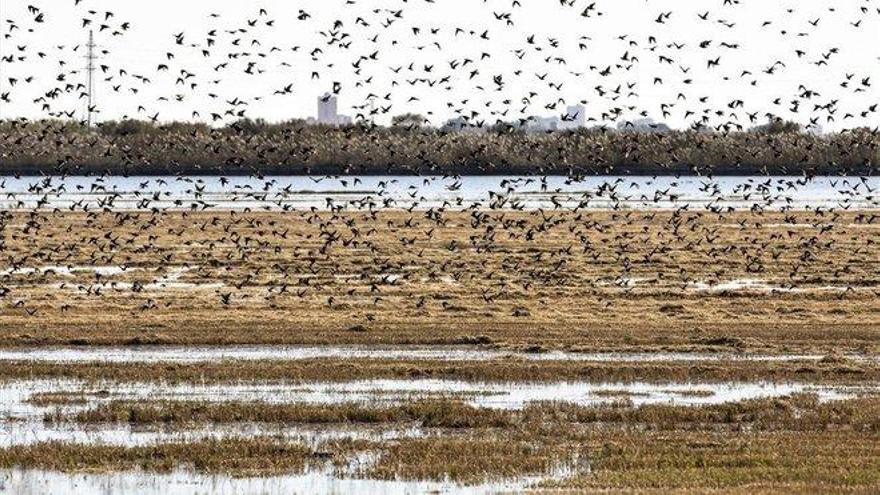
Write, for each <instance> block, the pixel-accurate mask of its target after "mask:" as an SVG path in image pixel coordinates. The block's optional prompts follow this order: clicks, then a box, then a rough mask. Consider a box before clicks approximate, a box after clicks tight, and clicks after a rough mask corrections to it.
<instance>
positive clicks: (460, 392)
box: [0, 379, 880, 419]
mask: <svg viewBox="0 0 880 495" xmlns="http://www.w3.org/2000/svg"><path fill="white" fill-rule="evenodd" d="M877 390H880V386H858V387H848V386H827V385H812V384H807V383H768V382H727V383H659V384H658V383H613V382H608V383H590V382H550V383H516V382H514V383H476V382H465V381H458V380H440V379H415V380H397V379H388V380H384V379H383V380H379V379H376V380H361V381H352V382H343V383H317V384H279V383H255V384H222V385H221V384H210V385H209V384H165V383H155V382H151V383H120V384H117V383H102V384H98V385H94V384H92V385H89V384H86V383H84V382H78V381H73V380H27V381H17V382H7V383H3V384H0V417H2V418H21V419H30V418H38V417H41V415H42V413H43V412H44V411H45V408H43V407H38V406H34V405H32V404H30V403H28V402H27V401H28V399H30V398H31V396H33V395H34V394H37V393H56V392H61V393H83V394H85V400H86V404H84V405H78V406H74V407H72V409H81V408H86V407H89V406H91V405H94V404H98V403H100V402H103V401H108V400H132V401H155V400H185V401H211V402H230V401H243V402H248V401H259V402H266V403H276V404H279V403H280V404H284V403H311V404H340V403H352V402H354V403H367V404H376V403H379V402H384V403H397V402H401V401H406V400H412V399H419V398H457V399H460V400H462V401H463V402H465V403H468V404H471V405H474V406H476V407H487V408H498V409H521V408H522V407H524V406H525V405H527V404H529V403H533V402H566V403H571V404H577V405H584V406H589V405H596V404H603V403H606V402H608V401H609V398H608V392H609V391H614V392H615V393H619V392H626V393H627V394H630V395H631V396H632V402H633V404H634V405H635V406H641V405H645V404H678V405H707V404H720V403H724V402H734V401H741V400H747V399H759V398H766V397H780V396H785V395H791V394H796V393H804V392H809V393H815V394H817V395H818V396H819V398H820V399H821V400H837V399H843V398H847V397H850V396H853V395H855V394H858V393H862V392H866V391H869V392H870V391H873V392H876V391H877Z"/></svg>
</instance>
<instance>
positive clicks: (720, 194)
mask: <svg viewBox="0 0 880 495" xmlns="http://www.w3.org/2000/svg"><path fill="white" fill-rule="evenodd" d="M0 181H5V183H4V184H3V191H4V193H10V194H11V196H6V194H4V195H3V197H2V198H0V209H16V208H22V209H32V208H34V207H36V206H37V204H38V203H39V202H41V201H42V202H44V204H43V206H42V207H43V208H56V207H58V208H71V207H73V208H76V209H82V208H85V207H88V208H89V209H100V208H104V207H107V208H111V209H119V210H126V209H143V208H151V207H156V208H171V209H190V208H197V209H245V208H251V209H264V208H265V209H272V210H278V209H281V208H283V207H287V208H295V209H306V208H312V207H315V208H328V207H329V206H343V207H347V208H356V209H363V208H380V207H382V205H383V204H385V202H386V200H390V203H389V206H392V207H398V208H405V207H410V206H413V204H415V203H418V204H417V206H418V207H421V208H432V207H441V206H444V204H446V205H448V206H449V207H451V208H467V207H470V206H474V205H476V206H478V207H483V208H490V207H501V208H511V207H522V208H526V209H534V208H553V207H555V206H557V205H558V206H564V207H568V208H573V207H576V206H580V207H581V208H613V207H619V208H650V209H654V208H662V209H668V208H679V207H682V206H685V205H690V208H692V209H699V208H705V207H709V206H712V207H721V208H727V207H733V208H740V209H747V208H751V207H752V206H753V205H758V206H760V207H765V208H770V209H781V208H794V209H803V208H807V207H813V208H815V207H817V206H822V207H832V206H839V207H842V206H850V207H853V208H877V207H878V206H880V195H876V194H874V193H873V192H872V191H874V190H876V189H877V188H878V186H880V178H873V177H872V178H866V179H865V180H864V181H862V180H861V179H860V178H858V177H842V178H841V177H819V178H815V179H812V180H809V181H805V180H804V179H803V178H799V177H719V178H714V179H706V178H702V177H681V178H675V177H658V178H651V177H618V176H607V177H589V178H585V179H583V180H581V181H574V180H571V179H569V178H567V177H547V178H544V179H542V178H540V177H537V178H536V177H501V176H495V177H476V176H467V177H460V178H452V177H449V178H443V177H437V176H434V177H404V176H398V177H375V176H362V177H345V178H338V179H333V178H320V177H317V178H312V177H267V178H265V179H264V180H258V179H255V178H248V177H231V178H228V183H227V182H225V180H224V181H221V179H220V177H181V178H177V177H118V176H114V177H105V178H90V177H67V178H63V179H62V178H60V177H49V178H40V177H23V178H19V179H16V178H13V177H5V178H0ZM489 191H494V192H495V193H498V194H499V195H500V196H490V194H489ZM154 193H158V194H159V198H160V199H159V200H157V201H152V202H150V203H149V204H147V203H144V198H145V197H150V196H152V195H153V194H154ZM412 194H414V195H415V196H414V197H413V196H412ZM499 198H501V199H499Z"/></svg>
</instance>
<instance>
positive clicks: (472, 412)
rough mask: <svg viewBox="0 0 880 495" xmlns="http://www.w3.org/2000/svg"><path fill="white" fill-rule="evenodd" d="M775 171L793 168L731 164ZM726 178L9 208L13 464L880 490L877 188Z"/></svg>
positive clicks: (0, 368)
mask: <svg viewBox="0 0 880 495" xmlns="http://www.w3.org/2000/svg"><path fill="white" fill-rule="evenodd" d="M9 180H10V181H12V179H9ZM16 180H17V181H18V182H12V183H16V184H23V183H24V182H25V181H28V182H29V183H30V184H31V186H33V187H31V189H32V193H33V191H34V188H38V189H40V188H41V189H40V191H37V193H38V194H44V195H46V196H52V197H53V199H52V201H59V202H60V201H78V199H71V195H74V196H73V197H75V194H76V193H75V192H72V191H75V190H77V189H78V188H77V187H76V185H75V184H76V183H77V182H76V181H80V180H81V179H73V180H72V182H68V183H65V180H67V181H70V180H71V179H63V178H50V179H37V178H33V179H28V178H22V179H16ZM145 180H147V181H149V184H155V183H157V182H158V181H160V180H165V179H157V178H148V179H145ZM168 180H170V181H176V183H177V186H176V187H177V188H178V192H177V193H175V194H179V195H181V196H182V197H187V195H190V197H189V199H190V200H191V201H194V199H193V196H192V195H193V194H194V193H193V192H192V191H193V188H194V187H203V186H202V184H210V186H204V187H206V188H208V189H212V190H213V191H214V192H221V193H223V194H225V197H226V201H228V202H229V203H235V202H236V201H238V200H239V198H242V197H248V198H249V200H250V201H256V199H255V198H254V197H252V196H250V195H251V192H250V191H251V189H252V187H250V188H242V187H237V186H240V185H242V182H240V180H239V182H233V181H230V182H226V181H224V183H223V184H221V183H220V182H219V181H217V179H211V178H204V179H199V178H192V179H185V180H183V181H181V180H177V179H173V178H169V179H168ZM328 180H330V179H328ZM336 180H339V179H336ZM369 180H371V179H369V178H365V179H364V181H369ZM429 180H436V181H438V184H439V185H438V186H435V187H437V188H443V186H448V185H451V184H456V183H458V182H460V183H461V184H462V187H461V190H459V188H458V187H455V188H453V191H450V190H449V189H448V187H446V188H445V189H444V190H445V191H446V192H447V193H450V194H453V195H467V194H477V193H469V192H468V187H469V186H468V181H469V180H471V179H470V178H467V177H464V178H461V179H459V180H457V181H447V180H445V179H440V178H437V179H429ZM477 180H478V181H485V179H477ZM497 180H498V181H501V180H508V181H515V179H497ZM523 180H525V179H523ZM660 180H661V181H662V180H663V179H660ZM682 180H686V179H682ZM759 180H760V181H761V183H764V182H766V181H767V180H769V181H770V182H769V184H770V186H766V187H767V188H768V189H770V190H772V189H773V188H774V187H776V185H780V186H783V185H784V184H786V183H787V182H789V181H791V180H792V179H785V178H770V179H756V178H740V179H736V178H732V179H721V180H719V186H718V187H720V188H730V189H735V188H737V187H739V188H740V189H741V188H743V187H745V185H747V184H753V183H755V182H757V181H759ZM251 181H253V179H251ZM297 181H301V179H296V178H278V179H274V178H268V179H265V182H264V185H268V186H269V187H272V188H277V189H281V190H283V189H284V188H285V187H286V186H285V185H286V184H295V183H297ZM815 181H816V183H811V184H810V185H809V186H807V187H805V188H804V189H805V190H809V188H810V187H813V188H817V189H821V188H823V187H824V188H826V189H827V188H829V187H830V181H834V182H835V184H836V185H837V186H839V187H855V188H856V189H857V190H856V193H855V194H853V195H850V196H849V199H850V200H851V201H857V202H864V201H868V202H870V201H872V199H871V198H866V197H869V196H871V193H870V192H868V191H867V189H866V190H865V191H860V190H858V189H860V188H862V187H866V188H868V187H871V186H872V184H871V183H870V182H869V183H865V182H864V181H861V180H859V179H847V178H842V179H821V178H820V179H815ZM649 182H650V179H643V182H642V183H640V182H639V181H638V179H635V180H634V179H627V181H626V182H623V184H624V185H628V183H635V184H640V187H649V185H647V183H649ZM135 183H138V184H137V185H132V184H135ZM300 183H302V182H300ZM478 183H479V182H478ZM141 184H142V181H141V180H140V179H137V178H132V179H126V180H125V181H122V180H121V179H119V180H115V179H114V180H109V181H106V182H104V184H103V185H102V187H101V188H100V190H98V191H95V192H93V194H92V197H91V200H93V201H100V200H102V198H105V197H110V196H112V195H115V194H120V193H123V194H132V193H134V192H137V191H139V190H140V186H141ZM551 184H552V181H551ZM844 184H854V186H844ZM859 184H861V185H859ZM125 185H128V188H126V187H125ZM104 186H107V187H104ZM370 186H375V184H370ZM145 187H146V186H145ZM336 187H339V188H342V186H341V185H338V184H337V185H336ZM351 187H355V186H351ZM357 187H364V186H363V185H362V184H358V185H357ZM680 187H682V188H685V187H687V186H680ZM24 189H27V188H24ZM401 189H402V190H403V191H406V190H407V188H406V187H402V188H401ZM42 191H45V192H42ZM49 191H51V192H49ZM380 192H381V194H377V193H375V192H374V193H366V192H365V193H359V194H365V195H366V194H377V195H378V196H381V195H382V194H387V195H390V196H393V195H395V194H400V193H399V192H397V193H396V192H393V191H389V192H385V191H384V190H383V191H380ZM425 194H429V192H425ZM767 194H768V195H772V193H767ZM810 197H811V196H810V195H807V196H805V199H804V201H805V202H806V201H810V200H809V199H808V198H810ZM812 197H815V196H812ZM771 199H772V198H771ZM263 201H264V203H263V204H271V202H272V201H273V200H272V199H269V198H265V199H263ZM453 201H454V200H453ZM860 204H861V203H860ZM731 208H732V209H730V210H728V209H726V208H725V209H723V210H713V209H712V206H704V207H703V208H700V209H695V210H693V211H689V210H688V209H683V208H680V207H673V206H666V207H656V208H653V209H619V210H616V209H610V208H602V207H594V208H578V209H576V208H558V207H557V208H551V209H544V208H541V207H539V206H535V207H532V208H525V209H523V210H513V209H493V208H471V209H459V208H450V207H445V208H444V207H443V206H433V207H422V208H417V209H410V210H406V209H400V208H382V209H372V208H356V207H350V208H339V207H332V206H331V207H327V206H325V207H321V208H318V207H312V208H308V209H304V210H299V209H298V208H294V209H292V210H289V211H277V210H272V209H269V210H267V209H265V208H259V207H256V208H243V209H230V208H226V207H223V206H215V207H210V208H207V209H204V208H196V209H192V208H189V203H186V204H184V205H179V206H177V207H175V206H169V207H167V208H166V209H163V210H154V211H150V210H146V209H136V208H121V207H109V206H104V207H97V208H95V209H93V210H90V209H86V211H79V210H78V208H69V207H60V208H59V207H58V206H57V205H54V206H53V205H52V204H46V205H44V206H41V207H38V208H21V207H19V208H10V209H8V210H6V211H5V213H3V214H2V233H3V247H4V254H5V256H6V258H5V259H6V261H7V266H8V268H6V269H5V270H3V272H2V275H0V281H2V287H3V291H4V297H3V301H4V305H3V307H2V310H0V315H2V318H0V335H2V337H3V339H2V342H3V345H2V348H0V380H2V381H3V385H2V386H0V395H2V396H3V399H4V400H3V403H4V406H3V410H2V411H0V414H2V415H3V417H4V418H5V419H4V428H3V431H2V432H0V465H2V466H3V467H4V468H6V469H8V471H7V473H8V474H7V475H6V476H7V482H8V483H10V485H9V486H12V487H17V488H21V489H26V487H28V486H33V484H34V483H42V482H45V483H51V484H52V485H51V486H53V487H58V489H63V487H64V486H66V485H65V483H74V481H73V480H77V481H75V482H76V483H84V484H85V486H89V485H90V484H92V485H100V484H103V483H110V484H112V485H113V486H116V487H117V488H118V489H124V487H126V486H129V485H128V484H130V483H139V484H140V483H153V484H154V486H157V487H159V486H161V487H164V488H163V489H167V488H168V487H173V486H180V484H182V483H197V484H200V485H202V486H215V487H224V488H222V489H227V490H229V489H235V488H236V487H238V488H242V489H246V490H248V489H252V490H261V489H264V490H269V491H271V490H273V489H281V490H284V489H290V490H293V491H297V490H308V489H310V488H314V489H321V490H326V491H334V490H336V491H366V492H375V493H386V492H394V491H398V490H404V491H406V490H409V491H413V492H423V491H430V490H441V491H452V492H461V493H485V492H496V491H505V490H506V491H521V490H527V489H528V490H535V491H539V492H540V491H560V490H561V491H566V490H576V491H581V490H594V489H595V490H607V489H615V490H616V489H625V490H672V489H675V490H685V491H687V490H694V491H701V490H704V489H707V488H713V489H725V490H727V489H730V490H736V489H738V488H740V487H744V486H753V485H756V484H757V486H760V487H763V488H764V489H767V490H772V491H776V490H783V491H784V490H790V491H798V490H800V489H819V488H820V487H828V486H834V487H836V488H835V489H841V490H843V489H846V490H855V491H859V490H865V491H871V490H872V489H873V488H875V487H877V486H878V482H880V480H878V479H877V476H876V473H877V472H880V471H878V467H880V465H878V464H880V457H878V456H877V454H878V453H877V451H876V444H877V443H878V442H877V440H878V439H880V438H878V436H877V435H878V434H880V424H878V423H877V418H876V416H877V408H878V402H877V401H878V396H880V386H878V383H880V348H878V341H877V339H876V329H877V326H878V324H880V303H878V301H880V298H878V295H880V287H878V283H880V281H878V278H877V277H878V275H877V273H878V272H877V271H876V266H877V263H878V261H880V259H878V256H880V254H878V253H880V250H877V249H876V246H875V243H876V242H878V241H880V223H877V219H878V218H880V217H878V216H876V215H875V214H874V213H873V211H874V210H871V209H867V208H861V209H857V210H854V211H847V210H835V208H834V207H828V206H827V205H824V204H817V205H812V204H805V205H804V206H802V207H800V208H788V209H786V208H780V207H779V206H778V205H774V204H773V203H772V201H770V202H769V205H768V206H767V208H766V209H757V210H756V209H744V208H735V207H731ZM746 445H748V448H746V447H745V446H746ZM816 459H827V460H825V461H823V462H822V463H820V464H821V466H822V467H820V468H813V466H814V465H815V464H814V462H815V461H816ZM832 459H833V461H832ZM734 466H735V467H734ZM58 473H67V474H66V475H65V476H69V477H70V478H65V477H63V476H61V475H60V474H58ZM78 473H84V474H78ZM133 473H137V474H133ZM41 480H42V481H41ZM136 480H139V481H136ZM150 480H151V481H150ZM218 489H221V488H218Z"/></svg>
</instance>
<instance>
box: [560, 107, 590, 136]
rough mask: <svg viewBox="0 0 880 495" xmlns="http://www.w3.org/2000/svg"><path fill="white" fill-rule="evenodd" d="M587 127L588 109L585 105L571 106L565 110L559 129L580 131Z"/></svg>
mask: <svg viewBox="0 0 880 495" xmlns="http://www.w3.org/2000/svg"><path fill="white" fill-rule="evenodd" d="M586 126H587V107H585V106H583V105H570V106H569V107H568V108H566V109H565V114H564V115H563V116H562V119H561V122H560V123H559V128H560V129H564V130H571V129H580V128H581V127H586Z"/></svg>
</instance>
